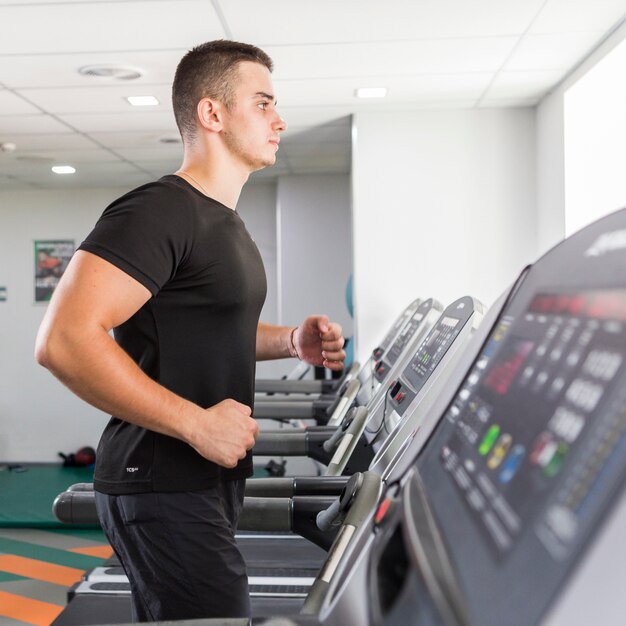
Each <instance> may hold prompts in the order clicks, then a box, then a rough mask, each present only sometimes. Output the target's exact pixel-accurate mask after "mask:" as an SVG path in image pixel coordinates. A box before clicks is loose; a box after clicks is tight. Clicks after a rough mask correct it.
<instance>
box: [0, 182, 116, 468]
mask: <svg viewBox="0 0 626 626" xmlns="http://www.w3.org/2000/svg"><path fill="white" fill-rule="evenodd" d="M121 191H122V190H111V189H107V190H97V189H96V190H89V191H72V192H71V193H65V192H62V191H27V192H7V193H0V225H1V226H0V285H3V286H6V287H7V289H8V300H7V302H0V346H1V352H0V460H1V461H3V462H4V461H53V460H56V459H57V458H58V457H56V454H57V452H59V451H62V452H75V451H76V450H77V449H78V448H80V447H81V446H86V445H90V446H95V445H96V443H97V441H98V437H99V433H100V431H101V429H102V427H103V425H104V424H105V423H106V416H105V415H103V414H102V413H100V412H99V411H97V410H96V409H93V408H91V407H89V406H88V405H87V404H85V403H84V402H82V401H81V400H79V399H78V398H76V397H75V396H73V395H72V394H71V393H70V392H69V391H68V390H67V389H66V388H65V387H63V386H62V385H61V383H59V382H57V381H56V379H54V378H53V377H52V376H51V375H50V374H49V373H48V372H47V371H46V370H44V369H43V368H42V367H40V366H39V365H37V364H36V363H35V360H34V357H33V348H34V342H35V335H36V333H37V329H38V327H39V324H40V322H41V319H42V317H43V314H44V312H45V305H41V304H39V305H35V304H33V300H34V294H33V274H34V255H33V240H34V239H74V240H75V242H76V245H78V244H79V243H80V242H81V241H82V240H83V238H84V237H85V235H86V234H87V233H88V232H89V230H90V229H91V227H92V225H93V223H94V222H95V221H96V219H97V218H98V216H99V215H100V213H101V212H102V209H103V208H104V207H105V206H106V205H107V204H108V203H109V202H110V201H111V200H113V199H114V198H115V197H116V196H117V195H119V193H121Z"/></svg>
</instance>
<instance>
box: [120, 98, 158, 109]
mask: <svg viewBox="0 0 626 626" xmlns="http://www.w3.org/2000/svg"><path fill="white" fill-rule="evenodd" d="M126 100H128V102H130V104H132V105H133V106H134V107H153V106H156V105H157V104H159V101H158V100H157V99H156V98H155V97H154V96H128V98H126Z"/></svg>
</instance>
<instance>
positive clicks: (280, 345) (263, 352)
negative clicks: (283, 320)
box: [256, 322, 296, 361]
mask: <svg viewBox="0 0 626 626" xmlns="http://www.w3.org/2000/svg"><path fill="white" fill-rule="evenodd" d="M293 331H294V327H293V326H276V325H274V324H266V323H265V322H259V324H258V326H257V333H256V360H257V361H267V360H269V359H285V358H288V357H296V352H295V347H294V345H293Z"/></svg>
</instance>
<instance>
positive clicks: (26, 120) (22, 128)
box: [0, 113, 68, 142]
mask: <svg viewBox="0 0 626 626" xmlns="http://www.w3.org/2000/svg"><path fill="white" fill-rule="evenodd" d="M67 131H68V128H67V126H66V125H64V124H63V123H61V122H59V121H58V120H56V119H54V118H53V117H50V116H49V115H45V114H43V113H41V114H39V115H0V141H16V142H19V139H18V137H19V135H20V134H31V135H32V134H39V133H67Z"/></svg>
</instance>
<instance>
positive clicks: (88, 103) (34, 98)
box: [0, 82, 173, 119]
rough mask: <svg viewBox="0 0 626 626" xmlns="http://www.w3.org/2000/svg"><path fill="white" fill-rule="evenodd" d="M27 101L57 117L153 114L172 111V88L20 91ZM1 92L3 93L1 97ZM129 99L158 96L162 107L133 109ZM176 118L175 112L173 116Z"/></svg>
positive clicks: (129, 85)
mask: <svg viewBox="0 0 626 626" xmlns="http://www.w3.org/2000/svg"><path fill="white" fill-rule="evenodd" d="M19 93H20V94H22V95H23V96H24V97H25V98H27V99H28V100H30V101H31V102H33V103H34V104H36V105H37V106H38V107H41V108H43V109H45V110H46V111H48V112H50V113H54V114H61V113H63V114H68V113H83V112H85V111H89V113H90V114H94V113H114V112H118V113H128V114H133V115H134V114H136V113H143V112H145V113H150V114H152V113H154V112H157V111H159V112H163V111H171V110H172V102H171V86H170V85H140V84H136V83H134V82H133V83H127V84H123V85H119V84H116V85H110V86H106V87H104V86H103V87H67V88H62V89H52V88H47V89H21V90H20V91H19ZM1 94H2V92H1V91H0V95H1ZM128 96H155V97H156V98H157V99H158V101H159V104H158V105H156V106H149V107H134V106H132V105H130V104H129V103H128V101H127V100H126V98H127V97H128ZM170 115H171V117H172V119H173V113H172V114H170Z"/></svg>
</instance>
